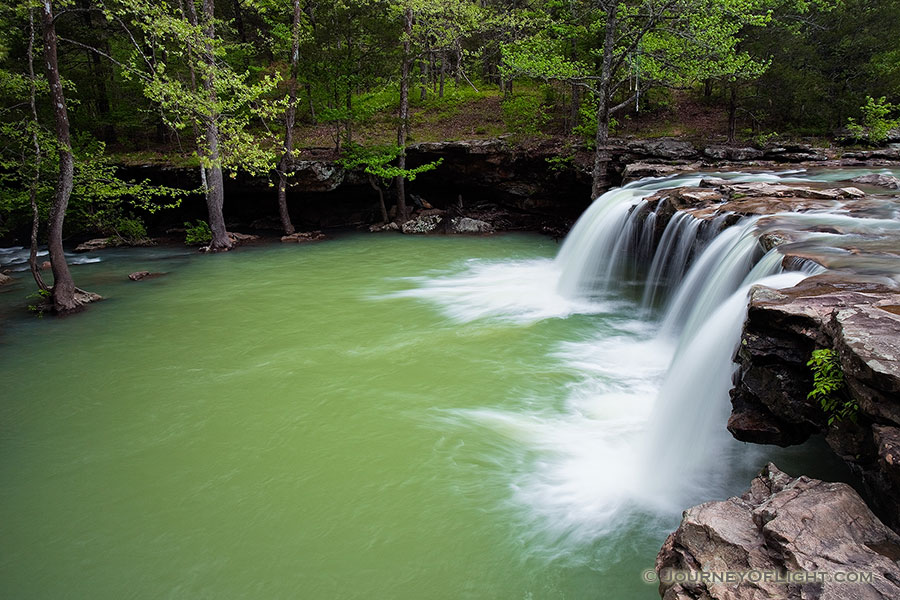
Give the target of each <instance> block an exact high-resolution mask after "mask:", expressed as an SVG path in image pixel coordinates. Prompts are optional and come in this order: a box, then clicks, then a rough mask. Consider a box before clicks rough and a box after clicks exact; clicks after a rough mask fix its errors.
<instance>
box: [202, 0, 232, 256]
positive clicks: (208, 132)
mask: <svg viewBox="0 0 900 600" xmlns="http://www.w3.org/2000/svg"><path fill="white" fill-rule="evenodd" d="M214 13H215V0H203V33H204V35H205V36H206V44H205V47H204V56H203V61H204V62H205V66H206V77H204V78H203V89H204V90H205V91H206V93H207V98H208V100H209V103H210V107H209V111H208V114H204V115H203V120H204V128H205V136H206V139H205V142H206V148H205V151H206V161H207V163H208V164H207V167H206V183H207V189H208V193H207V196H206V208H207V210H208V211H209V228H210V229H211V230H212V241H211V242H210V244H209V249H210V250H212V251H214V252H218V251H220V250H229V249H230V248H231V240H229V239H228V232H226V231H225V215H224V213H223V212H222V209H223V207H224V205H225V188H224V180H223V177H222V159H221V157H220V156H219V123H218V116H219V115H218V114H217V112H216V108H215V104H216V101H217V98H216V87H215V83H216V79H215V56H214V54H213V47H212V41H213V39H215V37H216V26H215V22H214V20H213V19H214V18H215V15H214Z"/></svg>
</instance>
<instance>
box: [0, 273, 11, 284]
mask: <svg viewBox="0 0 900 600" xmlns="http://www.w3.org/2000/svg"><path fill="white" fill-rule="evenodd" d="M12 282H13V278H12V277H10V276H9V275H5V274H3V273H0V285H6V284H7V283H12Z"/></svg>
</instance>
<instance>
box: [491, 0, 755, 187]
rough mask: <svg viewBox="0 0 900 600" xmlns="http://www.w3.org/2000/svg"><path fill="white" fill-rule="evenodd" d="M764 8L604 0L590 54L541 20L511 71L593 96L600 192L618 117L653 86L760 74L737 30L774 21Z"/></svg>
mask: <svg viewBox="0 0 900 600" xmlns="http://www.w3.org/2000/svg"><path fill="white" fill-rule="evenodd" d="M763 5H764V3H763V2H762V1H761V0H722V1H713V0H644V1H643V2H639V3H633V2H622V1H619V0H598V2H597V3H596V6H597V9H598V10H585V11H584V12H583V15H584V17H583V18H584V19H586V23H585V27H586V30H587V31H594V32H596V34H595V42H594V44H593V45H592V47H591V48H589V49H588V53H587V55H586V56H581V57H579V58H576V59H573V53H572V52H571V40H570V39H567V37H565V36H563V37H560V36H559V31H560V30H559V29H558V28H557V27H556V26H555V24H554V23H553V22H552V21H551V22H547V21H545V20H541V19H535V20H534V24H533V29H534V31H533V34H532V35H531V36H529V37H526V38H523V39H521V40H519V41H517V42H513V43H510V44H505V45H504V46H503V49H502V50H503V63H504V67H503V68H504V71H505V73H506V74H507V76H510V75H512V74H523V75H527V76H530V77H537V78H541V79H545V80H557V81H563V82H566V83H568V84H571V85H576V86H579V87H581V88H583V89H584V90H586V91H588V92H590V93H591V94H592V96H593V98H594V99H595V101H596V105H597V106H596V115H597V131H596V135H595V139H594V145H595V151H594V152H595V153H594V167H593V173H592V189H591V194H592V196H593V197H597V196H598V195H599V194H600V193H601V192H602V191H603V190H604V189H605V188H606V187H607V181H606V180H607V177H606V173H607V166H608V164H609V161H610V153H609V147H608V144H609V132H610V120H611V118H612V117H613V116H614V115H615V114H616V113H619V112H620V111H623V110H625V109H626V108H628V107H629V106H631V105H632V104H633V103H635V102H636V100H637V99H638V98H639V97H640V94H641V93H644V92H646V91H647V90H648V89H649V88H650V87H652V86H673V85H674V86H678V85H685V84H686V82H689V81H691V80H696V79H697V78H698V77H701V76H704V75H708V73H709V72H710V71H713V70H715V72H717V73H725V72H729V73H733V74H734V76H738V74H741V73H743V74H747V75H748V76H749V75H750V74H752V73H756V72H757V71H758V68H759V63H756V62H754V61H753V60H752V59H751V58H750V57H749V56H748V55H746V53H745V52H742V51H740V50H739V49H738V47H737V39H738V38H737V34H738V33H739V32H740V30H741V29H742V28H743V27H745V26H748V25H764V24H765V23H766V22H767V19H768V13H767V11H765V10H764V8H763ZM569 30H570V29H569V28H566V29H564V30H563V31H565V32H568V31H569ZM594 56H597V57H598V58H597V59H596V60H595V59H594V58H593V57H594ZM598 62H599V64H597V63H598ZM711 65H715V69H714V68H713V67H712V66H711ZM629 83H631V84H632V89H629V88H628V84H629Z"/></svg>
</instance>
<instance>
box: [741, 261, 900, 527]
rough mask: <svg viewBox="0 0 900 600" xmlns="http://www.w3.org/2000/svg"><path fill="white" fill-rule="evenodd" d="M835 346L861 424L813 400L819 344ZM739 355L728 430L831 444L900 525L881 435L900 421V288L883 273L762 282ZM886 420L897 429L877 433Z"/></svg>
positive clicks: (899, 494) (744, 436) (745, 436)
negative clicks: (775, 285) (812, 363)
mask: <svg viewBox="0 0 900 600" xmlns="http://www.w3.org/2000/svg"><path fill="white" fill-rule="evenodd" d="M818 348H829V349H833V350H834V351H835V352H836V353H837V356H838V359H839V360H840V364H841V368H842V370H843V373H844V381H845V385H846V391H845V392H842V393H846V395H847V398H848V399H850V400H852V401H854V402H856V403H857V404H858V406H859V411H858V414H857V417H856V420H855V421H846V422H836V423H833V424H832V425H830V426H829V424H828V423H827V415H825V413H824V412H823V411H822V409H821V407H820V406H819V404H818V403H817V402H816V401H814V400H810V399H809V398H808V397H807V394H808V392H809V391H810V390H811V389H812V373H811V371H810V368H809V367H808V366H807V365H806V363H807V361H808V360H809V359H810V356H811V355H812V351H813V350H816V349H818ZM736 362H738V364H739V365H740V368H739V371H738V374H737V376H736V380H735V387H734V389H733V390H732V391H731V400H732V406H733V411H732V415H731V418H730V419H729V422H728V429H729V431H731V433H732V434H733V435H734V436H735V437H736V438H737V439H739V440H743V441H751V442H758V441H762V442H764V443H771V444H778V445H782V446H786V445H791V444H795V443H799V442H802V441H803V440H804V439H806V437H808V436H809V435H811V434H813V433H816V432H825V433H826V434H827V435H826V441H827V442H828V444H829V445H830V446H831V448H832V449H833V450H834V451H835V453H836V454H838V455H839V456H841V457H842V458H843V459H844V460H845V461H846V462H847V463H848V465H849V466H850V468H851V469H852V470H853V471H855V472H856V473H857V474H858V475H859V476H860V477H861V479H862V482H863V484H864V486H865V488H866V490H865V491H866V493H867V497H868V498H869V500H870V502H872V504H873V506H874V507H875V508H876V510H878V511H879V514H880V516H881V517H882V518H883V519H884V520H885V521H886V522H887V523H888V524H889V525H890V526H892V527H896V528H898V529H900V486H898V485H896V483H895V477H896V473H895V470H894V467H890V468H888V465H890V461H889V460H888V459H887V458H884V459H879V458H878V457H879V456H882V455H884V456H887V454H885V452H884V451H883V450H882V449H881V448H880V446H879V444H881V443H882V442H880V441H879V440H886V439H889V438H890V439H893V437H892V436H893V434H891V435H888V433H889V432H890V431H893V430H894V429H895V428H900V291H898V290H897V289H894V287H893V286H892V285H888V284H887V283H886V282H885V280H883V279H877V278H873V279H867V278H861V277H858V276H857V277H854V276H850V275H848V274H846V273H841V274H823V275H816V276H814V277H811V278H809V279H807V280H805V281H803V282H802V283H800V284H799V285H797V286H795V287H793V288H789V289H785V290H771V289H768V288H763V287H755V288H753V290H752V291H751V295H750V306H749V310H748V313H747V321H746V322H745V324H744V332H743V334H742V338H741V344H740V347H739V348H738V352H737V358H736ZM877 427H882V428H889V429H880V430H876V428H877Z"/></svg>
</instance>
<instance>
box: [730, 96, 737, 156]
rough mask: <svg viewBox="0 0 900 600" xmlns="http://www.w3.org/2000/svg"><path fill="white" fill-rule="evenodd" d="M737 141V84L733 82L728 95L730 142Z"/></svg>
mask: <svg viewBox="0 0 900 600" xmlns="http://www.w3.org/2000/svg"><path fill="white" fill-rule="evenodd" d="M736 141H737V84H736V83H732V84H731V90H730V93H729V96H728V143H729V144H734V143H735V142H736Z"/></svg>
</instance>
